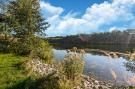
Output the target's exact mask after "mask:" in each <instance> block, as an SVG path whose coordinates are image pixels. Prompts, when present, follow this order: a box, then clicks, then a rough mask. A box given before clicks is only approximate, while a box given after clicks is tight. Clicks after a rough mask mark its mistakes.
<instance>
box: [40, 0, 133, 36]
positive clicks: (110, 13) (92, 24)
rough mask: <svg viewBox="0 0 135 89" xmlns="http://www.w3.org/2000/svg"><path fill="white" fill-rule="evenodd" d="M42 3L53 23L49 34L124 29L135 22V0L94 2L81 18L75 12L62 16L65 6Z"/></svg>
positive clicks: (50, 21) (44, 10)
mask: <svg viewBox="0 0 135 89" xmlns="http://www.w3.org/2000/svg"><path fill="white" fill-rule="evenodd" d="M40 5H41V8H42V10H43V13H44V15H45V16H46V15H47V16H48V17H47V20H48V21H49V23H50V24H51V27H50V28H48V30H47V31H46V33H47V35H49V36H59V35H61V36H65V35H75V34H80V33H92V32H97V31H98V32H101V31H106V30H107V31H112V30H113V29H115V28H122V30H123V28H125V29H126V28H132V27H134V24H135V21H134V20H135V14H134V8H135V0H113V1H112V2H108V1H104V2H103V3H101V4H93V5H92V6H90V7H88V8H87V9H86V11H85V13H84V14H83V15H82V16H81V17H80V18H78V17H77V13H75V12H69V13H68V14H67V15H64V16H61V14H62V13H63V12H64V9H63V8H61V7H56V6H53V5H51V4H49V3H46V2H41V3H40Z"/></svg>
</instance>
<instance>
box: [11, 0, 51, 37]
mask: <svg viewBox="0 0 135 89" xmlns="http://www.w3.org/2000/svg"><path fill="white" fill-rule="evenodd" d="M8 14H9V19H10V23H9V25H10V26H11V27H13V32H14V33H15V36H17V37H18V38H25V37H26V38H28V37H31V36H32V35H35V34H38V33H43V32H44V30H46V28H48V26H49V24H48V23H47V22H45V20H44V19H43V18H42V16H41V14H40V5H39V0H15V1H11V2H10V3H9V6H8Z"/></svg>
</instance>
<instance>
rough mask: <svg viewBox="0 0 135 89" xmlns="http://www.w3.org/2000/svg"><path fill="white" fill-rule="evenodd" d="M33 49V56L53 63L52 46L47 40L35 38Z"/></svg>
mask: <svg viewBox="0 0 135 89" xmlns="http://www.w3.org/2000/svg"><path fill="white" fill-rule="evenodd" d="M33 42H34V43H33V47H32V51H31V53H30V57H31V58H39V59H41V60H43V61H44V62H45V63H52V61H53V52H52V47H51V46H50V45H49V43H48V42H47V41H44V40H42V39H39V38H35V39H34V41H33Z"/></svg>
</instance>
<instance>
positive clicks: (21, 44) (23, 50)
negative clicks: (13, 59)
mask: <svg viewBox="0 0 135 89" xmlns="http://www.w3.org/2000/svg"><path fill="white" fill-rule="evenodd" d="M30 45H31V44H30V41H29V39H16V41H13V42H12V43H11V44H10V50H11V52H13V53H14V54H16V55H29V53H30V50H31V48H30Z"/></svg>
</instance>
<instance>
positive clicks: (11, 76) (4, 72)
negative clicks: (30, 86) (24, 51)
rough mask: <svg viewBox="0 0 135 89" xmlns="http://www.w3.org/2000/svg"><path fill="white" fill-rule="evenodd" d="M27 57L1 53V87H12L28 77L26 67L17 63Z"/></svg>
mask: <svg viewBox="0 0 135 89" xmlns="http://www.w3.org/2000/svg"><path fill="white" fill-rule="evenodd" d="M27 59H28V58H27V57H20V56H14V55H12V54H2V53H0V89H7V88H11V87H13V86H15V85H17V84H18V83H20V82H22V81H24V80H25V79H26V75H25V74H24V69H23V68H20V67H18V66H17V64H19V63H21V62H23V61H25V60H27Z"/></svg>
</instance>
